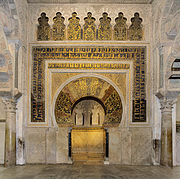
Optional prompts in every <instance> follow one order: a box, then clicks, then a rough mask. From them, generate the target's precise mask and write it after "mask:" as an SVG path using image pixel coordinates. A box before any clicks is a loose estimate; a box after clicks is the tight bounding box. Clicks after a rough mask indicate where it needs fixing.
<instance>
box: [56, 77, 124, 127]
mask: <svg viewBox="0 0 180 179" xmlns="http://www.w3.org/2000/svg"><path fill="white" fill-rule="evenodd" d="M89 96H91V97H93V98H97V99H98V100H100V101H101V102H102V103H103V105H104V106H105V113H106V116H105V120H104V124H103V125H104V126H109V127H113V126H117V125H119V123H120V122H121V118H122V112H123V108H122V102H121V98H120V96H119V94H118V92H117V91H116V90H115V88H114V87H113V86H112V85H111V84H109V83H108V82H106V81H105V80H103V79H100V78H97V77H81V78H78V79H76V80H74V81H71V82H70V83H68V84H67V85H66V86H65V87H64V88H63V89H62V90H61V91H60V93H59V94H58V97H57V99H56V102H55V109H54V114H55V119H56V122H57V124H58V125H59V126H73V125H74V123H73V120H72V118H71V114H72V113H71V111H72V108H73V106H74V104H75V103H76V101H78V100H79V99H81V98H83V97H89Z"/></svg>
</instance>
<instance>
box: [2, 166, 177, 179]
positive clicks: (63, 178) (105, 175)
mask: <svg viewBox="0 0 180 179" xmlns="http://www.w3.org/2000/svg"><path fill="white" fill-rule="evenodd" d="M54 178H59V179H88V178H92V179H96V178H99V179H114V178H119V179H180V167H174V168H167V167H162V166H121V165H80V164H74V165H26V166H16V167H12V168H4V167H0V179H54Z"/></svg>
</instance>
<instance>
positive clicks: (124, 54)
mask: <svg viewBox="0 0 180 179" xmlns="http://www.w3.org/2000/svg"><path fill="white" fill-rule="evenodd" d="M48 59H51V60H53V61H54V62H55V61H56V60H64V59H69V60H70V59H73V60H74V59H89V60H90V59H96V60H100V61H101V62H102V63H100V64H98V65H97V66H93V65H91V66H88V67H87V66H84V67H83V66H76V65H74V64H73V65H72V66H71V63H69V64H68V63H65V64H63V65H64V66H62V64H60V65H59V66H58V65H57V67H58V68H64V69H66V68H85V69H86V68H91V69H93V68H94V69H101V68H103V69H104V68H106V69H113V68H117V69H118V68H120V69H121V68H122V66H116V65H117V64H115V66H114V67H113V66H111V65H109V66H104V65H103V60H107V59H114V60H119V59H121V60H133V63H134V70H133V71H134V75H133V76H134V84H133V117H132V120H133V122H145V121H146V69H145V67H146V48H145V47H107V48H106V47H48V48H47V47H34V48H33V63H32V77H31V80H32V81H31V84H32V87H31V122H44V121H45V91H44V76H45V74H44V69H45V66H44V64H45V61H46V60H48ZM89 64H90V63H89ZM52 67H53V68H54V67H56V66H49V68H52ZM125 67H126V66H125ZM127 67H128V66H127ZM82 83H83V82H82ZM94 83H96V82H94ZM78 85H79V84H77V86H78ZM82 85H83V84H82ZM82 85H81V86H82ZM84 85H87V83H84ZM86 89H87V88H86ZM72 90H74V89H72ZM83 90H84V94H86V93H87V91H85V89H84V88H83Z"/></svg>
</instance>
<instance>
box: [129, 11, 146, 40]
mask: <svg viewBox="0 0 180 179" xmlns="http://www.w3.org/2000/svg"><path fill="white" fill-rule="evenodd" d="M131 23H132V24H131V26H130V27H129V39H130V40H142V38H143V29H142V24H141V23H142V18H140V17H139V13H137V12H136V13H135V14H134V17H133V18H131Z"/></svg>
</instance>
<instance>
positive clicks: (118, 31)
mask: <svg viewBox="0 0 180 179" xmlns="http://www.w3.org/2000/svg"><path fill="white" fill-rule="evenodd" d="M126 21H127V18H126V17H123V13H122V12H120V13H119V14H118V17H116V19H115V22H116V24H115V26H114V40H127V29H128V27H127V24H126Z"/></svg>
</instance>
